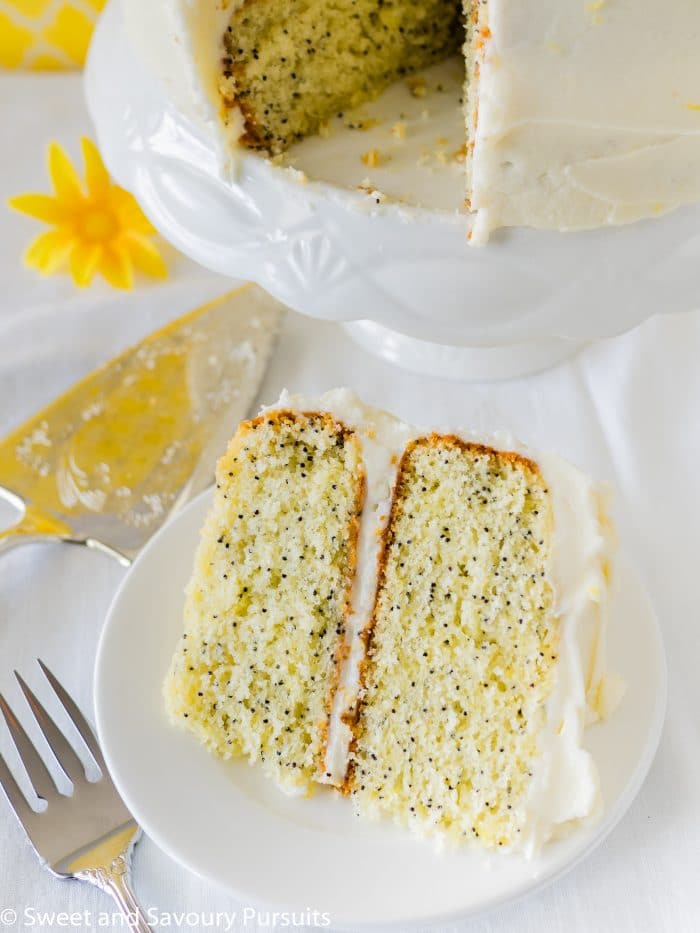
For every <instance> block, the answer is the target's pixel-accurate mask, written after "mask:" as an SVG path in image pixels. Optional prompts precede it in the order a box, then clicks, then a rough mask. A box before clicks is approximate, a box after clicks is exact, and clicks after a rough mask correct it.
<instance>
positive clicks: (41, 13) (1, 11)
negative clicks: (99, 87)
mask: <svg viewBox="0 0 700 933" xmlns="http://www.w3.org/2000/svg"><path fill="white" fill-rule="evenodd" d="M105 2H106V0H0V68H27V69H31V70H34V71H42V70H62V69H66V68H81V67H82V65H83V62H84V61H85V54H86V52H87V48H88V45H89V44H90V37H91V36H92V30H93V27H94V25H95V22H96V20H97V17H98V16H99V14H100V11H101V10H102V7H103V6H104V5H105Z"/></svg>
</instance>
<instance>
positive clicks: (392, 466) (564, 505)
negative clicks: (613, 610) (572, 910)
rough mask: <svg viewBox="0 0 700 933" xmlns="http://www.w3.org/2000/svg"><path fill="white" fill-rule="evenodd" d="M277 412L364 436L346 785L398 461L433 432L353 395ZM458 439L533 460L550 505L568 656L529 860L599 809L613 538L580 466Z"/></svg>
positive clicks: (342, 752)
mask: <svg viewBox="0 0 700 933" xmlns="http://www.w3.org/2000/svg"><path fill="white" fill-rule="evenodd" d="M279 408H284V409H291V410H294V411H324V412H328V413H329V414H331V415H332V416H333V417H334V418H336V419H338V420H339V421H341V422H342V423H343V424H345V425H346V426H347V427H349V428H352V429H353V430H354V431H355V432H356V435H357V438H358V440H359V443H360V445H361V448H362V455H363V460H364V467H365V473H366V490H367V491H366V501H365V507H364V511H363V515H362V520H361V525H360V539H359V547H358V566H357V573H356V578H355V583H354V587H353V594H352V614H351V616H350V619H349V622H348V626H347V632H346V639H347V644H348V647H349V651H350V654H349V658H348V661H347V663H346V664H345V666H344V668H343V670H342V673H341V680H340V686H339V689H338V692H337V694H336V697H335V701H334V705H333V710H332V715H331V723H330V729H329V740H328V747H327V753H326V762H325V764H326V781H327V783H330V784H336V785H338V784H340V783H341V782H342V780H343V778H344V777H345V773H346V770H347V766H348V760H349V743H350V738H351V734H350V730H349V728H348V726H347V725H345V724H344V723H343V722H342V719H341V717H342V715H343V714H344V713H345V712H346V711H347V710H351V709H352V708H353V707H354V705H355V703H356V700H357V690H358V684H359V671H358V664H359V662H360V660H361V659H362V657H363V652H364V642H363V641H362V639H361V637H360V636H361V633H362V631H363V630H364V629H365V627H366V626H367V624H368V622H369V619H370V616H371V613H372V609H373V605H374V595H375V589H376V583H377V568H378V557H379V547H380V544H381V534H382V532H383V530H384V528H385V526H386V522H387V519H388V515H389V508H390V504H391V494H392V489H393V485H394V482H395V478H396V471H397V466H398V462H399V460H400V458H401V454H402V453H403V451H404V449H405V447H406V444H407V443H408V442H409V441H410V440H411V439H413V438H415V437H420V436H423V435H424V434H426V433H428V432H426V431H425V430H422V429H419V428H416V427H413V426H411V425H408V424H405V423H404V422H402V421H399V420H398V419H397V418H394V417H392V416H391V415H389V414H387V413H386V412H384V411H381V410H379V409H376V408H371V407H370V406H367V405H364V404H363V403H362V402H361V401H360V400H359V399H358V398H357V396H356V395H355V394H354V393H353V392H352V391H350V390H349V389H334V390H332V391H330V392H327V393H326V394H325V395H322V396H321V397H320V398H307V397H304V396H300V395H289V394H288V393H286V392H285V393H283V395H282V397H281V398H280V400H279V402H277V403H276V404H275V405H274V406H271V407H270V408H268V409H266V410H267V411H269V410H274V409H279ZM450 433H456V434H458V435H459V436H461V437H463V438H464V439H465V440H470V441H475V442H478V443H485V444H488V445H490V446H494V447H497V448H500V449H509V450H517V451H518V452H520V453H522V454H524V455H525V456H527V457H529V458H530V459H532V460H534V461H535V462H536V463H538V465H539V467H540V470H541V472H542V475H543V477H544V479H545V482H546V483H547V486H548V488H549V490H550V494H551V497H552V508H553V514H554V531H553V544H552V566H551V568H550V579H551V583H552V586H553V589H554V594H555V611H556V612H557V614H558V615H559V619H560V650H559V663H558V665H557V676H556V682H555V686H554V689H553V691H552V693H551V695H550V698H549V700H548V704H547V710H546V722H545V725H544V728H543V730H542V733H541V736H540V744H539V755H538V759H537V762H536V765H535V770H534V780H533V784H532V790H531V793H530V796H529V799H528V801H527V811H528V812H527V819H526V829H525V832H524V833H523V838H522V846H519V847H522V848H523V849H524V850H525V851H526V852H527V853H530V854H531V853H532V852H534V851H536V850H537V849H538V848H539V847H540V846H541V845H542V844H543V843H544V842H546V841H547V839H549V838H551V837H553V836H555V835H558V834H560V833H562V832H565V831H566V830H567V829H569V828H571V827H572V826H574V825H576V824H578V823H580V822H581V821H582V820H586V819H592V818H594V817H595V816H596V815H597V813H598V812H599V810H600V791H599V784H598V776H597V771H596V766H595V762H594V761H593V759H592V757H591V755H590V754H589V753H588V752H587V751H586V750H585V749H584V748H583V733H584V728H585V726H586V724H587V723H589V722H592V721H594V720H595V719H598V718H600V717H604V716H605V715H606V714H607V713H608V712H609V710H610V708H611V707H612V705H613V704H614V702H615V701H616V699H618V698H619V697H613V696H612V692H611V690H610V689H609V687H608V680H609V678H608V677H607V676H606V675H605V669H604V668H605V625H606V622H607V595H608V589H609V582H608V577H609V574H610V564H611V560H612V554H613V551H614V535H613V532H612V528H611V525H610V523H609V521H608V519H607V517H606V514H605V505H604V498H603V494H602V492H601V490H600V488H599V487H597V486H596V485H595V484H594V483H593V481H592V480H591V479H589V478H588V477H587V476H585V475H584V474H583V473H581V472H580V471H579V470H577V469H576V468H575V467H573V466H570V465H569V464H568V463H565V462H564V461H563V460H560V459H559V458H558V457H555V456H554V455H551V454H541V453H538V452H535V451H532V450H530V449H528V448H527V447H525V446H524V445H522V444H519V443H516V442H514V441H513V439H512V438H510V437H507V436H505V435H492V436H489V437H484V436H483V435H478V436H477V435H474V434H472V433H470V432H465V431H454V430H453V429H450ZM610 683H611V684H614V681H610Z"/></svg>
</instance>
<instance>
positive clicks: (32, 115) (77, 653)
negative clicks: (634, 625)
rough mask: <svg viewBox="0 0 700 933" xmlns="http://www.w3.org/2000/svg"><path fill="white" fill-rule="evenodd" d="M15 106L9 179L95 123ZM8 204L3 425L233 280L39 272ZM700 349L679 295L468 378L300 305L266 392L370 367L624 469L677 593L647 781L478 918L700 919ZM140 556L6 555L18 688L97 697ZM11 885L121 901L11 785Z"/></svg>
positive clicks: (657, 567)
mask: <svg viewBox="0 0 700 933" xmlns="http://www.w3.org/2000/svg"><path fill="white" fill-rule="evenodd" d="M0 119H2V121H3V125H11V126H12V127H13V145H12V146H11V147H9V146H8V147H3V148H2V150H1V151H0V197H2V198H3V199H4V198H5V197H7V196H8V195H10V194H13V193H16V192H18V191H22V190H29V189H41V188H44V187H45V181H44V153H43V145H44V143H45V141H46V140H48V139H49V138H51V137H57V138H58V139H59V140H61V141H62V142H64V143H67V144H69V147H70V148H71V150H72V151H73V153H74V154H75V153H76V151H77V147H76V145H75V143H76V141H77V137H78V135H79V133H80V132H85V131H88V130H89V127H88V123H87V118H86V116H85V114H84V111H83V109H82V105H81V103H80V90H79V85H78V82H77V81H76V79H74V78H55V77H51V78H50V79H43V80H42V79H39V78H27V79H18V78H2V79H0ZM18 153H21V157H18ZM1 216H2V223H1V224H0V263H1V265H0V270H1V271H0V276H1V280H2V283H3V287H4V290H3V302H2V305H1V306H0V398H1V399H2V403H1V404H0V430H2V431H4V430H6V429H7V428H9V427H10V426H12V425H14V424H15V423H16V422H18V421H19V420H20V419H22V418H24V417H26V416H27V415H29V414H30V413H31V412H32V411H33V410H34V409H35V408H36V407H37V406H38V405H40V404H42V403H44V402H46V401H48V400H50V399H51V398H52V397H53V396H54V395H55V394H56V393H57V392H58V391H60V390H61V389H62V388H63V387H65V386H66V385H68V384H69V383H70V382H72V381H73V380H74V379H75V378H77V377H78V376H79V375H81V374H82V373H84V372H86V371H87V370H89V369H90V368H91V367H92V366H94V365H95V364H96V363H98V362H100V361H102V360H104V359H106V358H107V357H109V356H111V355H112V354H113V353H114V352H116V351H117V350H118V349H119V348H121V347H123V346H124V345H126V344H127V343H129V342H130V341H132V340H133V339H135V338H138V337H140V336H142V335H143V334H145V333H146V332H148V331H149V330H151V329H153V328H154V327H155V326H157V325H158V324H159V323H161V322H163V321H165V320H167V319H168V318H169V317H171V316H172V315H175V314H177V313H180V312H182V311H184V310H186V309H187V308H189V307H190V306H192V305H193V304H194V303H196V302H198V301H200V300H203V299H205V298H207V297H210V296H213V295H214V294H216V293H218V292H219V291H221V290H222V289H223V287H224V282H223V281H222V280H216V279H214V278H213V277H210V276H205V275H204V274H203V273H202V272H200V271H198V270H196V269H195V268H194V267H193V266H192V265H190V264H188V263H185V262H183V261H179V260H177V261H176V260H175V259H174V258H173V256H172V254H170V255H169V259H170V262H171V269H172V272H173V279H172V280H171V281H170V282H169V283H168V284H166V285H164V286H159V287H157V288H156V287H148V288H142V289H141V290H140V291H138V292H137V293H136V294H135V295H132V296H126V297H124V296H122V295H120V294H117V293H116V292H112V291H109V290H108V289H107V288H102V287H95V288H93V289H91V290H90V291H88V292H86V293H83V294H80V295H77V296H76V293H75V292H74V291H73V288H72V286H71V285H70V283H69V282H68V281H67V280H63V279H49V280H46V281H40V280H38V279H36V278H35V277H34V276H33V274H30V273H26V272H23V271H22V270H21V269H20V267H19V262H18V256H19V254H20V252H21V249H22V247H23V245H24V244H25V242H26V241H27V239H28V238H29V237H30V236H31V235H32V234H33V233H34V232H35V231H36V230H37V228H38V225H37V224H35V223H34V222H32V221H30V220H28V219H27V220H25V219H23V218H20V217H18V216H13V217H11V216H10V215H9V214H7V213H4V212H3V214H2V215H1ZM698 358H700V314H698V313H693V314H686V315H671V316H668V317H665V318H656V319H653V320H652V321H649V322H648V323H647V324H645V325H644V326H643V327H642V328H640V329H638V330H636V331H633V332H631V333H629V334H627V335H626V336H624V337H621V338H616V339H614V340H611V341H609V342H606V343H602V344H599V345H598V346H596V347H593V348H591V349H589V350H587V351H585V352H584V353H583V354H582V355H581V356H579V357H578V358H576V359H575V360H574V361H572V362H571V363H569V364H566V365H564V366H562V367H559V368H558V369H556V370H553V371H551V372H549V373H544V374H542V375H539V376H536V377H532V378H530V379H525V380H520V381H518V382H513V383H503V384H498V385H491V386H484V387H480V386H470V387H466V388H465V387H460V386H458V385H454V384H445V383H440V382H437V381H434V380H428V379H420V380H418V379H416V378H415V377H412V376H410V375H408V374H405V373H403V372H401V371H399V370H395V369H390V368H387V367H386V366H383V365H382V364H381V363H379V362H378V361H376V360H374V359H373V358H371V357H369V356H367V355H366V354H365V353H364V352H362V351H361V350H359V349H357V348H356V347H355V346H354V345H353V344H351V343H350V342H349V341H347V339H346V338H345V337H344V336H343V334H342V332H341V331H340V330H339V329H338V328H337V327H336V326H335V325H332V324H328V323H321V322H314V321H310V320H307V319H305V318H302V317H297V316H290V318H289V320H288V322H287V326H286V329H285V333H284V335H283V339H282V341H281V343H280V346H279V348H278V350H277V354H276V357H275V360H274V362H273V366H272V368H271V369H270V371H269V374H268V377H267V379H266V382H265V386H264V388H263V391H262V393H261V399H264V400H268V401H269V400H273V399H274V398H276V397H277V395H278V394H279V392H280V390H281V388H282V387H284V386H290V387H293V388H294V389H297V390H299V391H303V392H306V393H318V392H321V391H323V390H325V389H327V388H328V387H329V386H331V385H335V384H338V383H350V384H352V383H355V384H360V385H361V387H362V391H363V394H364V395H365V397H366V398H367V400H368V401H370V402H374V403H376V404H380V405H384V406H387V407H390V408H392V409H394V410H395V411H396V412H397V413H398V414H399V415H401V416H403V417H405V418H407V419H408V418H410V419H414V420H420V421H434V420H437V419H443V418H444V419H445V420H451V421H459V422H461V423H464V424H471V425H472V426H473V427H474V428H475V429H477V430H487V429H489V428H491V427H493V426H494V425H497V426H499V427H501V428H503V429H505V430H510V431H512V432H513V433H515V434H517V435H519V436H523V437H526V438H527V439H528V440H529V441H530V442H531V443H533V444H535V445H537V446H539V447H543V448H553V449H555V450H557V451H558V452H559V453H561V454H562V455H563V456H565V457H567V458H569V459H571V460H572V461H574V462H576V463H578V464H579V465H580V466H582V467H583V468H584V469H586V470H587V471H589V472H590V473H592V474H594V475H596V476H600V477H602V478H607V479H609V480H611V481H612V482H614V483H615V485H616V486H617V487H618V491H619V492H618V505H619V510H618V522H619V524H620V527H621V532H622V535H623V537H624V540H625V545H626V547H627V550H628V552H629V553H630V554H631V555H632V557H633V559H634V560H635V562H636V564H637V567H638V568H639V569H640V570H641V571H642V573H643V574H644V576H645V579H646V582H647V585H648V587H649V589H650V591H651V594H652V598H653V599H654V601H655V604H656V606H657V609H658V611H659V615H660V618H661V623H662V626H663V629H664V636H665V641H666V648H667V653H668V661H669V673H670V693H669V712H668V718H667V723H666V727H665V732H664V736H663V739H662V744H661V749H660V752H659V755H658V757H657V760H656V762H655V764H654V766H653V768H652V771H651V774H650V777H649V779H648V781H647V783H646V785H645V787H644V788H643V790H642V792H641V794H640V796H639V798H638V799H637V801H636V803H635V804H634V805H633V807H632V809H631V810H630V812H629V814H628V815H627V816H626V817H625V819H624V820H623V822H622V823H621V824H620V826H619V827H618V829H617V830H616V831H615V833H614V834H613V836H611V837H610V838H609V839H608V841H607V842H606V843H605V844H604V846H603V847H602V848H601V849H600V850H599V851H598V852H597V853H596V854H595V855H594V856H592V857H591V858H590V859H589V860H588V861H587V862H586V863H585V864H583V865H581V866H579V867H578V868H577V869H576V870H575V871H574V872H573V873H572V874H570V875H569V876H568V877H566V878H565V879H563V880H562V881H561V882H560V883H559V884H557V886H556V887H553V888H551V889H549V890H547V891H544V892H543V893H541V894H538V895H537V896H535V897H532V898H530V899H529V900H528V901H527V902H524V903H522V904H519V905H517V906H515V907H512V908H508V909H505V910H502V911H499V912H497V913H494V914H492V915H491V916H489V917H486V918H484V919H483V920H481V921H476V922H473V923H471V924H469V926H468V928H467V929H468V930H469V933H510V931H512V930H514V929H517V930H518V931H519V933H543V931H544V933H559V931H566V933H591V931H596V933H660V931H669V933H686V931H687V933H694V931H696V930H697V928H698V924H699V922H700V907H699V906H698V898H697V877H698V870H699V869H700V820H699V819H698V814H699V813H700V747H699V743H698V730H697V722H698V710H699V709H700V683H699V682H698V677H697V659H698V657H699V656H700V625H699V624H698V623H699V622H700V618H699V614H698V608H697V590H696V586H697V583H696V581H697V574H698V546H697V528H698V527H699V526H700V476H699V474H698V470H697V464H698V462H699V461H700V419H698V410H699V409H700V370H699V369H698V365H697V361H698ZM2 514H3V515H4V514H7V513H4V512H3V513H2ZM7 517H8V519H9V514H8V516H7ZM123 574H124V571H123V570H122V569H120V568H119V567H118V566H117V565H116V564H114V563H112V562H110V561H109V559H107V558H105V557H103V556H101V555H99V554H91V553H88V552H85V551H81V550H77V549H76V550H74V549H72V548H70V547H68V546H64V547H60V546H58V547H51V546H47V547H39V548H36V549H34V550H27V551H24V552H23V551H18V552H15V553H13V554H10V555H8V556H6V557H4V558H3V560H2V563H0V619H1V621H0V659H1V660H2V665H1V667H0V689H2V690H3V691H4V692H6V693H7V695H8V697H9V698H10V699H11V700H12V701H13V702H17V703H18V694H17V690H16V689H15V686H14V685H13V684H12V683H11V678H10V674H9V671H10V668H11V667H13V666H16V667H18V668H19V669H20V670H23V671H31V665H32V659H33V658H34V657H35V656H36V655H37V654H38V653H40V654H41V655H42V656H43V657H44V658H45V660H46V661H47V662H48V663H49V664H50V665H52V666H53V667H54V668H55V669H56V672H57V673H58V674H60V675H61V677H62V678H63V679H64V680H65V681H66V683H67V685H68V686H69V687H70V688H71V689H72V690H73V691H74V692H75V693H76V695H77V698H78V699H79V700H80V702H81V703H82V704H83V705H85V706H86V707H87V708H88V709H89V704H90V699H91V698H90V685H91V680H92V666H93V659H94V651H95V646H96V642H97V637H98V634H99V629H100V624H101V620H102V618H103V617H104V613H105V611H106V608H107V605H108V603H109V601H110V599H111V596H112V595H113V592H114V590H115V588H116V586H117V585H118V583H119V582H120V580H121V579H122V577H123ZM632 650H633V649H632ZM36 682H37V681H34V683H36ZM7 747H8V746H7V739H6V736H5V734H4V733H2V734H0V748H1V749H2V751H3V752H6V751H7ZM235 844H244V842H243V841H241V840H237V841H236V843H235ZM135 870H136V887H137V889H138V891H139V893H140V895H141V897H142V899H143V900H144V901H145V902H146V903H148V904H151V905H154V906H155V907H156V908H157V909H159V910H161V911H166V910H168V911H174V910H181V911H182V910H194V911H205V912H207V911H216V910H220V911H230V910H234V909H236V907H237V905H235V904H234V903H233V902H232V901H231V899H230V898H229V897H227V896H225V895H223V894H221V893H220V892H218V891H216V890H214V889H213V888H211V887H209V886H208V885H206V884H204V883H203V882H201V881H199V880H198V879H196V878H194V877H192V876H190V875H188V874H187V873H186V872H184V871H182V870H181V869H179V868H178V867H177V866H176V865H174V864H173V863H172V862H170V861H169V860H168V859H167V858H166V857H165V856H163V855H162V854H161V853H159V852H158V850H157V849H156V848H155V846H154V845H153V844H152V843H150V842H149V841H148V840H145V841H144V842H142V843H141V844H140V846H139V848H138V849H137V852H136V857H135ZM5 905H9V906H14V907H16V908H18V909H19V910H20V911H21V910H22V909H23V908H24V907H25V906H27V905H30V906H35V907H38V908H40V909H43V910H48V911H50V910H79V911H80V910H86V909H89V910H92V911H98V910H100V909H102V908H105V907H106V906H107V905H105V902H104V901H103V900H102V898H101V896H100V895H99V894H98V893H97V892H93V891H92V890H90V889H87V888H84V887H82V886H79V885H65V884H61V883H60V882H57V881H55V880H54V879H53V878H52V877H51V876H50V875H48V874H46V873H44V872H42V871H41V870H40V869H39V868H38V866H37V864H36V861H35V858H34V856H33V854H32V853H31V851H30V850H29V848H28V847H27V846H26V844H25V842H24V839H23V836H22V834H21V832H20V831H19V829H18V828H17V826H16V825H15V822H14V819H13V818H11V816H10V814H9V813H8V812H7V808H6V807H5V806H4V803H3V802H2V801H0V907H2V906H5ZM16 928H18V929H21V926H20V925H19V924H18V926H17V927H16ZM221 928H222V929H224V927H221ZM78 929H90V927H89V926H82V927H80V926H79V927H78ZM185 929H197V928H196V927H194V928H193V927H191V926H190V927H185ZM200 929H204V927H203V925H200ZM238 929H255V926H254V925H253V924H249V925H248V926H247V927H240V926H239V927H238Z"/></svg>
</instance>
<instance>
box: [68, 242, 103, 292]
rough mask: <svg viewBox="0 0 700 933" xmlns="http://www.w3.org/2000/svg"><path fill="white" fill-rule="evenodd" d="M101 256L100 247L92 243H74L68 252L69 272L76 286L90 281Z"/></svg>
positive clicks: (87, 283) (81, 285) (82, 285)
mask: <svg viewBox="0 0 700 933" xmlns="http://www.w3.org/2000/svg"><path fill="white" fill-rule="evenodd" d="M101 256H102V247H101V246H99V245H95V244H94V243H76V244H75V246H74V247H73V249H72V251H71V254H70V274H71V275H72V276H73V281H74V282H75V284H76V285H77V286H78V288H85V286H86V285H89V284H90V282H92V278H93V276H94V275H95V270H96V269H97V266H98V264H99V262H100V258H101Z"/></svg>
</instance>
